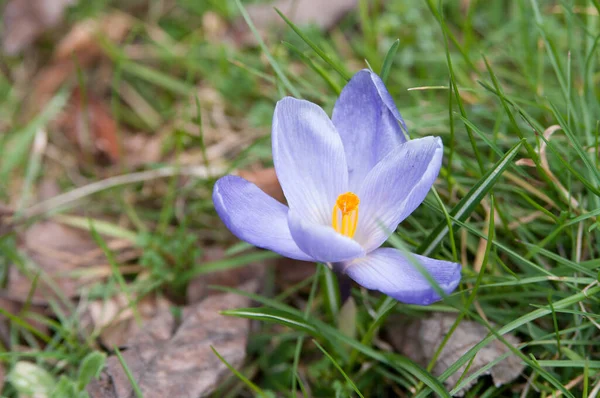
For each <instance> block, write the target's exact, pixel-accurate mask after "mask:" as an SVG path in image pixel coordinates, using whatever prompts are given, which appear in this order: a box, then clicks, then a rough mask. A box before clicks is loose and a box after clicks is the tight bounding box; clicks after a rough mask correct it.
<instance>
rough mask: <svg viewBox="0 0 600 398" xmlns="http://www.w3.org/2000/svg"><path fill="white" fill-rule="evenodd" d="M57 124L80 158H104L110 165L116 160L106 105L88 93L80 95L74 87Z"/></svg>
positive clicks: (116, 146)
mask: <svg viewBox="0 0 600 398" xmlns="http://www.w3.org/2000/svg"><path fill="white" fill-rule="evenodd" d="M59 124H60V126H61V127H62V130H63V131H64V132H65V135H66V136H67V137H68V138H69V139H70V140H71V141H73V142H74V143H75V145H76V146H77V147H78V148H79V149H80V151H81V152H82V154H83V155H84V156H85V155H93V156H96V157H98V156H104V157H106V158H108V160H110V161H111V162H113V163H115V162H117V161H118V160H119V157H120V156H119V142H118V137H117V123H116V122H115V120H114V119H113V117H112V115H111V112H110V110H109V108H108V105H106V104H105V103H104V102H103V101H101V100H100V99H99V98H98V97H96V96H95V95H94V94H92V93H91V92H87V93H85V94H82V93H81V90H80V89H79V87H76V88H75V89H74V90H73V93H72V95H71V99H70V102H69V106H68V107H67V109H66V112H64V113H63V116H62V118H61V120H60V121H59Z"/></svg>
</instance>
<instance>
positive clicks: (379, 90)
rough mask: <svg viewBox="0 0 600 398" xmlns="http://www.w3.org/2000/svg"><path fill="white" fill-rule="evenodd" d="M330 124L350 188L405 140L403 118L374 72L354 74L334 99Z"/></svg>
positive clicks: (354, 187) (365, 71)
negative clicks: (338, 138) (337, 138)
mask: <svg viewBox="0 0 600 398" xmlns="http://www.w3.org/2000/svg"><path fill="white" fill-rule="evenodd" d="M332 120H333V124H334V125H335V127H336V129H337V131H338V132H339V134H340V136H341V137H342V142H343V143H344V151H345V152H346V161H347V162H348V181H349V187H350V190H355V189H357V187H358V186H360V183H361V182H362V180H363V178H364V177H365V176H366V175H367V173H368V172H369V170H371V169H372V168H373V167H374V166H375V165H376V164H377V163H379V161H380V160H381V159H383V158H384V157H385V155H387V154H388V152H389V151H390V150H392V149H394V148H396V147H397V146H398V145H399V144H401V143H403V142H405V141H406V138H405V137H404V134H403V132H402V129H401V127H400V125H402V127H404V130H406V125H405V124H404V120H403V119H402V116H400V113H399V112H398V109H397V108H396V105H395V104H394V100H393V99H392V97H391V96H390V94H389V93H388V91H387V89H386V88H385V85H384V84H383V82H382V81H381V79H380V78H379V76H377V75H376V74H375V73H373V72H371V71H369V70H368V69H364V70H362V71H360V72H358V73H357V74H355V75H354V76H353V77H352V79H350V81H349V82H348V84H347V85H346V86H345V87H344V89H343V90H342V93H341V94H340V97H339V98H338V100H337V102H336V103H335V107H334V108H333V115H332Z"/></svg>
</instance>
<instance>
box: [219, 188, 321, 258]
mask: <svg viewBox="0 0 600 398" xmlns="http://www.w3.org/2000/svg"><path fill="white" fill-rule="evenodd" d="M213 202H214V204H215V209H216V210H217V213H218V214H219V217H221V220H223V223H225V225H226V226H227V228H229V230H230V231H231V232H233V234H234V235H235V236H237V237H238V238H240V239H241V240H244V241H246V242H248V243H250V244H253V245H254V246H258V247H262V248H264V249H269V250H272V251H274V252H276V253H279V254H281V255H282V256H285V257H290V258H294V259H296V260H303V261H312V257H310V256H309V255H307V254H306V253H304V252H303V251H302V250H300V249H299V248H298V245H296V243H295V242H294V240H293V239H292V236H291V235H290V229H289V227H288V221H287V214H288V208H287V207H286V206H285V205H283V204H281V203H279V202H278V201H276V200H275V199H273V198H272V197H270V196H269V195H267V194H266V193H264V192H263V191H261V190H260V188H258V187H257V186H256V185H254V184H252V183H251V182H248V181H246V180H244V179H243V178H241V177H236V176H225V177H222V178H220V179H219V180H218V181H217V183H216V184H215V188H214V191H213Z"/></svg>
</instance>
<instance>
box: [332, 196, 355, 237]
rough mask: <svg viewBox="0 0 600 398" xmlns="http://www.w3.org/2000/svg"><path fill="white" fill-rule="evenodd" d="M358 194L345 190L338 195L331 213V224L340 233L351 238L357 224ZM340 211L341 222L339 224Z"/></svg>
mask: <svg viewBox="0 0 600 398" xmlns="http://www.w3.org/2000/svg"><path fill="white" fill-rule="evenodd" d="M359 203H360V200H359V199H358V196H356V194H354V193H352V192H346V193H343V194H341V195H340V196H338V198H337V200H336V201H335V205H334V206H333V212H332V214H331V226H332V227H333V229H335V230H336V231H337V232H339V233H340V234H342V235H344V236H347V237H349V238H352V237H353V236H354V233H355V232H356V226H357V225H358V204H359ZM340 213H341V216H342V220H341V221H342V222H341V226H340V222H339V221H340V220H339V218H340Z"/></svg>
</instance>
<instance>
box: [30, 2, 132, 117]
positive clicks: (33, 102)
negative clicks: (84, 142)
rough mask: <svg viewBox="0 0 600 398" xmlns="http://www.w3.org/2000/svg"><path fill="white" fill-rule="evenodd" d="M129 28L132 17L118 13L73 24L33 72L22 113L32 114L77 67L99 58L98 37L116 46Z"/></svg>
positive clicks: (100, 56)
mask: <svg viewBox="0 0 600 398" xmlns="http://www.w3.org/2000/svg"><path fill="white" fill-rule="evenodd" d="M38 1H41V0H38ZM46 1H49V0H46ZM132 25H133V22H132V18H131V17H129V16H127V15H125V14H123V13H120V12H113V13H110V14H107V15H105V16H103V17H100V18H96V19H94V20H84V21H80V22H78V23H76V24H75V25H74V26H73V27H72V28H71V30H70V32H69V33H68V34H67V35H66V36H65V37H64V38H63V39H62V40H61V41H60V42H59V43H58V44H57V45H56V48H55V52H54V55H53V59H52V61H51V62H50V64H49V65H48V66H46V67H44V68H43V69H42V70H40V71H39V72H38V73H37V75H36V79H35V81H34V84H33V85H32V87H33V89H32V92H31V94H30V95H29V98H28V103H27V106H26V112H25V114H26V115H34V114H36V113H37V112H39V111H40V110H41V109H43V107H44V105H45V104H46V103H47V102H48V101H49V100H50V99H51V98H52V97H53V96H54V95H55V93H56V91H57V90H58V89H59V88H60V87H61V86H62V85H63V84H64V83H65V82H66V81H67V80H68V79H69V78H74V77H75V76H76V70H77V68H86V67H89V66H91V65H93V64H95V63H97V62H98V61H99V60H102V59H103V57H104V50H103V48H102V46H101V45H100V44H99V40H98V38H99V37H102V38H104V39H108V40H109V41H112V42H113V43H119V42H120V41H122V40H123V39H124V38H125V36H126V35H127V33H128V32H129V30H130V28H131V26H132ZM74 60H77V63H75V61H74Z"/></svg>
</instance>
